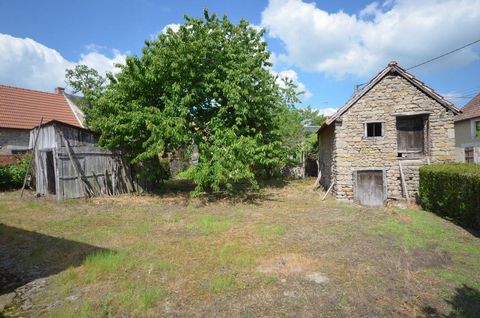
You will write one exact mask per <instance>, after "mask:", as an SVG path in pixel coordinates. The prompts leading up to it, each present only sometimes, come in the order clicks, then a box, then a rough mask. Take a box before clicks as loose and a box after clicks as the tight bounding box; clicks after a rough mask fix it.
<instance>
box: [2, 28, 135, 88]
mask: <svg viewBox="0 0 480 318" xmlns="http://www.w3.org/2000/svg"><path fill="white" fill-rule="evenodd" d="M97 48H98V46H97ZM125 57H126V55H125V54H122V53H120V52H119V51H118V50H113V51H112V57H111V58H110V57H107V56H105V55H104V54H101V53H99V52H98V51H97V50H96V49H95V48H94V47H90V52H88V53H85V54H82V55H81V56H80V59H79V60H78V61H68V60H67V59H65V58H64V57H63V56H62V55H61V54H60V53H59V52H58V51H56V50H54V49H52V48H49V47H47V46H45V45H43V44H41V43H38V42H36V41H35V40H32V39H29V38H25V39H22V38H16V37H13V36H10V35H8V34H2V33H0V83H2V84H7V85H13V86H18V87H24V88H32V89H38V90H44V91H53V88H54V87H56V86H65V81H64V78H65V69H67V68H72V67H75V65H77V64H86V65H88V66H89V67H93V68H95V69H97V70H98V71H99V72H100V73H101V74H102V75H104V74H105V72H107V71H109V72H112V71H115V67H114V64H115V63H124V61H125Z"/></svg>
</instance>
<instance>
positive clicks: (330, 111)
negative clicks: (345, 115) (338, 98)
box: [318, 107, 338, 116]
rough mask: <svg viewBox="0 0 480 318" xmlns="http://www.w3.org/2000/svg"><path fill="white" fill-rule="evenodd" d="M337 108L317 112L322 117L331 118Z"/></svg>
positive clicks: (321, 109) (322, 109)
mask: <svg viewBox="0 0 480 318" xmlns="http://www.w3.org/2000/svg"><path fill="white" fill-rule="evenodd" d="M337 110H338V108H333V107H327V108H320V109H319V110H318V112H319V113H320V114H322V115H324V116H332V115H333V114H335V113H336V112H337Z"/></svg>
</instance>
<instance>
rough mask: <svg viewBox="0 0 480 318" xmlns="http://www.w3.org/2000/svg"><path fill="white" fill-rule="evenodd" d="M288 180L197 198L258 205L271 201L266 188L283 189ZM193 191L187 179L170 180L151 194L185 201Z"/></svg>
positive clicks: (270, 180) (265, 180) (237, 188)
mask: <svg viewBox="0 0 480 318" xmlns="http://www.w3.org/2000/svg"><path fill="white" fill-rule="evenodd" d="M290 181H291V179H288V178H269V179H262V180H259V187H260V189H259V190H257V191H252V190H251V189H250V188H249V187H248V186H247V185H242V184H238V185H237V186H236V187H235V188H234V189H233V190H231V191H228V192H227V191H219V192H216V193H207V194H203V195H200V196H199V197H198V198H199V199H200V200H201V201H204V202H205V203H206V202H215V201H229V202H231V203H239V202H247V203H254V204H255V203H258V202H260V201H270V200H273V197H272V195H271V194H269V193H266V191H264V190H266V189H268V188H283V187H286V186H287V185H288V184H289V183H290ZM193 190H195V184H194V183H193V182H192V181H191V180H188V179H170V180H165V181H163V182H162V183H161V184H159V185H158V186H157V187H156V188H155V189H154V190H153V191H151V193H152V194H154V195H158V196H160V197H169V196H176V197H178V196H182V197H184V198H186V199H188V198H190V194H191V193H192V192H193Z"/></svg>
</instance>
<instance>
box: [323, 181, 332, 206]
mask: <svg viewBox="0 0 480 318" xmlns="http://www.w3.org/2000/svg"><path fill="white" fill-rule="evenodd" d="M333 184H334V182H333V181H332V184H331V185H330V187H329V188H328V190H327V192H326V193H325V195H324V196H323V198H322V201H323V200H325V198H326V197H327V195H328V194H329V193H330V191H331V190H332V188H333Z"/></svg>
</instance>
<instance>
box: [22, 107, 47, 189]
mask: <svg viewBox="0 0 480 318" xmlns="http://www.w3.org/2000/svg"><path fill="white" fill-rule="evenodd" d="M42 124H43V116H42V118H40V124H38V129H37V134H36V135H35V141H34V142H33V149H32V157H31V158H30V160H29V161H28V168H27V171H25V177H24V178H23V185H22V192H21V193H20V197H21V198H22V197H23V192H24V191H25V186H26V184H27V178H28V175H29V174H30V168H31V166H32V161H33V158H34V157H35V149H36V148H37V141H38V135H40V128H41V126H42Z"/></svg>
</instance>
